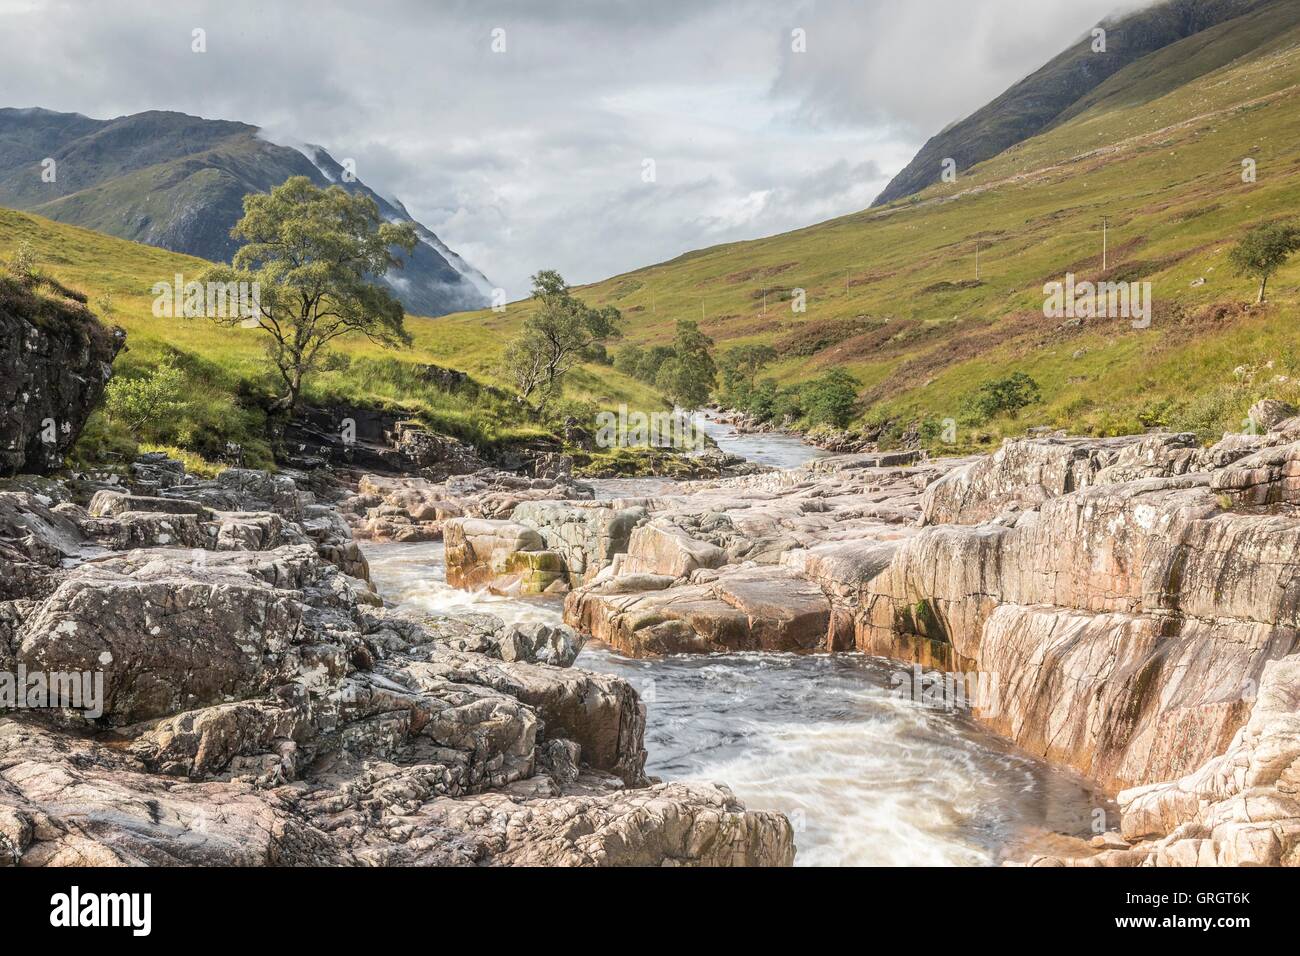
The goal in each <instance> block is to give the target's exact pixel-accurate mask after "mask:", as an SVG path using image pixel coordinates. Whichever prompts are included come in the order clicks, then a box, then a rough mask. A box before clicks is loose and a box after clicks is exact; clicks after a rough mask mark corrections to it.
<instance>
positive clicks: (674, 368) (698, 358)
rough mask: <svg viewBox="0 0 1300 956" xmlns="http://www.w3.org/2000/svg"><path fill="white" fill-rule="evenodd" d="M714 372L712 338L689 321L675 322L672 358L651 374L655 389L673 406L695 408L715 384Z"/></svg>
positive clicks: (716, 371) (716, 373)
mask: <svg viewBox="0 0 1300 956" xmlns="http://www.w3.org/2000/svg"><path fill="white" fill-rule="evenodd" d="M717 377H718V369H717V366H716V365H715V364H714V362H713V339H711V338H709V337H708V336H707V335H705V334H704V333H703V332H701V331H700V327H699V325H697V324H696V323H695V322H692V321H691V320H690V319H680V320H678V322H677V334H676V335H675V336H674V338H673V349H672V358H670V359H668V360H667V361H665V362H664V363H663V365H662V366H661V367H660V369H659V371H658V373H657V374H656V375H655V386H656V387H657V388H659V390H660V391H662V392H663V393H664V394H665V395H666V396H667V397H668V399H669V401H671V402H672V403H673V404H674V405H677V406H680V407H681V408H698V407H699V406H700V405H703V404H704V403H705V402H707V401H708V400H709V394H710V393H711V392H712V391H713V385H714V382H716V381H717Z"/></svg>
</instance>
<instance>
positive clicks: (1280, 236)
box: [1228, 223, 1300, 302]
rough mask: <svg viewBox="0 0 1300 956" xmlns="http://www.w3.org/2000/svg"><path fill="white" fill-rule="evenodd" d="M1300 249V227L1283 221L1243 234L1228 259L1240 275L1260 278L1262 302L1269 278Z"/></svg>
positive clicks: (1257, 227)
mask: <svg viewBox="0 0 1300 956" xmlns="http://www.w3.org/2000/svg"><path fill="white" fill-rule="evenodd" d="M1298 250H1300V228H1297V227H1296V226H1291V225H1285V224H1283V223H1268V224H1265V225H1263V226H1256V227H1255V228H1254V229H1252V230H1251V231H1250V232H1248V233H1246V235H1245V236H1243V237H1242V239H1241V241H1240V242H1239V243H1237V245H1236V246H1235V247H1233V249H1232V251H1231V252H1229V253H1228V262H1229V263H1231V264H1232V267H1233V269H1234V270H1235V271H1236V273H1237V275H1239V276H1249V277H1250V278H1253V279H1258V280H1259V297H1258V298H1257V299H1256V300H1255V301H1256V302H1263V301H1264V295H1265V292H1266V290H1267V288H1268V280H1269V279H1270V278H1272V277H1273V275H1274V274H1275V273H1276V272H1277V271H1278V270H1279V269H1281V268H1282V266H1284V265H1286V261H1287V260H1288V259H1289V258H1291V256H1292V255H1293V254H1294V253H1295V252H1296V251H1298Z"/></svg>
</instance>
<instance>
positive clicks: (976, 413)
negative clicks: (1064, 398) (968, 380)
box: [966, 372, 1042, 424]
mask: <svg viewBox="0 0 1300 956" xmlns="http://www.w3.org/2000/svg"><path fill="white" fill-rule="evenodd" d="M1041 399H1042V393H1041V392H1040V391H1039V389H1038V383H1037V382H1035V381H1034V380H1033V379H1032V378H1030V377H1029V376H1028V375H1026V374H1025V373H1024V372H1014V373H1012V374H1011V375H1008V376H1006V377H1005V378H999V379H994V380H993V381H991V382H985V383H984V384H983V385H981V386H980V387H979V389H978V391H976V392H975V394H974V395H972V396H971V397H970V398H969V399H968V400H967V403H966V415H967V418H968V419H969V420H971V421H972V422H974V423H975V424H982V423H984V422H986V421H988V420H989V419H990V418H993V417H994V416H996V415H1003V414H1012V413H1014V412H1018V411H1020V409H1022V408H1024V407H1025V406H1027V405H1032V404H1034V403H1035V402H1037V401H1040V400H1041Z"/></svg>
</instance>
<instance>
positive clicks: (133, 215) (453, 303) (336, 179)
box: [0, 109, 490, 315]
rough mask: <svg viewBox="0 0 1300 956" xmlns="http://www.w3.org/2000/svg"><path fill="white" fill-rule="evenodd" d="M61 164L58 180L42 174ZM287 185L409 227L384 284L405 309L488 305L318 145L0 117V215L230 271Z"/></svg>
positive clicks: (231, 132)
mask: <svg viewBox="0 0 1300 956" xmlns="http://www.w3.org/2000/svg"><path fill="white" fill-rule="evenodd" d="M47 158H48V159H53V160H54V162H55V166H54V167H53V168H54V172H55V176H54V181H53V182H45V181H44V179H43V177H42V176H41V171H42V163H43V162H44V161H45V160H46V159H47ZM290 176H307V177H308V178H309V179H311V180H312V181H313V182H315V183H316V184H317V185H320V186H325V185H329V184H331V183H337V184H339V185H341V186H343V188H345V189H347V190H348V191H349V192H359V193H364V194H365V195H367V196H369V197H370V198H372V199H373V200H374V201H375V202H376V203H377V204H378V206H379V210H380V213H381V215H383V216H384V217H385V218H386V219H389V220H391V221H394V222H411V223H413V224H414V226H415V228H416V232H417V233H418V235H419V237H420V240H421V242H420V244H419V245H418V246H417V247H416V249H415V251H414V253H412V254H411V255H410V256H407V257H404V258H405V267H404V268H403V269H401V270H395V271H394V272H393V273H392V274H390V276H388V277H387V278H386V280H385V281H386V282H387V284H388V285H389V286H390V288H392V289H393V291H394V293H395V294H396V295H397V296H398V298H400V299H401V301H402V304H403V305H404V306H405V307H406V310H407V311H408V312H410V313H412V314H415V315H443V314H445V313H447V312H453V311H458V310H462V309H472V308H479V307H481V306H484V305H486V304H487V302H488V296H489V293H490V283H489V282H488V280H487V279H486V278H485V277H484V276H483V274H482V273H481V272H479V271H478V270H477V269H475V268H474V267H473V266H471V265H469V264H468V263H466V262H465V261H464V260H463V259H462V258H461V257H460V256H458V255H456V253H454V252H452V251H451V250H450V249H449V248H447V246H446V244H445V243H443V241H442V240H441V239H439V238H438V237H437V236H436V235H435V234H434V233H433V232H432V231H431V230H430V229H428V228H427V227H425V226H424V225H422V224H420V223H419V222H416V221H415V220H414V219H413V218H412V217H411V215H410V213H409V212H407V210H406V209H405V207H403V206H402V204H401V203H400V202H397V201H395V200H389V199H386V198H384V197H383V196H381V195H379V194H378V193H376V192H375V191H374V190H372V189H371V188H370V187H368V186H366V184H365V183H364V182H362V181H361V180H359V179H357V180H355V181H352V182H345V181H344V177H343V167H342V166H341V165H340V164H339V163H338V162H336V161H335V160H334V158H333V157H332V156H330V154H329V153H328V152H326V151H325V150H324V149H322V148H321V147H319V146H310V145H304V146H301V147H293V146H284V145H279V144H276V143H272V142H269V141H268V140H266V139H265V138H263V136H262V135H261V133H260V131H259V129H258V128H257V127H256V126H250V125H248V124H246V123H236V122H229V121H226V120H208V119H202V118H200V117H197V116H187V115H185V114H183V113H172V112H163V111H156V110H155V111H150V112H146V113H137V114H135V115H132V116H122V117H118V118H117V119H111V120H96V119H90V118H88V117H85V116H81V115H79V114H76V113H55V112H51V111H49V110H43V109H21V110H20V109H0V205H3V206H9V207H11V208H14V209H21V210H26V211H30V212H34V213H38V214H39V215H41V216H45V217H47V218H49V219H54V220H57V221H59V222H66V223H71V224H73V225H78V226H85V227H86V228H89V229H94V230H96V231H98V232H105V233H108V234H109V235H113V236H118V237H121V238H124V239H131V240H134V241H136V242H143V243H148V244H149V245H154V246H160V247H162V248H164V249H170V250H172V251H175V252H182V253H186V254H188V255H192V256H198V257H200V258H203V259H209V260H212V261H228V260H229V259H230V257H231V256H232V255H233V254H234V252H235V249H236V243H235V241H234V240H232V239H231V238H230V229H231V227H232V226H233V225H234V224H235V222H236V221H237V220H238V219H239V217H240V216H241V215H242V213H243V198H244V196H245V195H247V194H248V193H250V192H265V191H267V190H269V189H271V188H273V187H275V186H278V185H279V184H280V183H282V182H284V181H285V180H286V179H288V178H289V177H290Z"/></svg>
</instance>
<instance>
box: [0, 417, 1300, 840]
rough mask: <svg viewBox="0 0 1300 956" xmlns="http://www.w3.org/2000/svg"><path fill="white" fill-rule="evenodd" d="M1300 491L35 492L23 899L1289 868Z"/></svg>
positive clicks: (1185, 444)
mask: <svg viewBox="0 0 1300 956" xmlns="http://www.w3.org/2000/svg"><path fill="white" fill-rule="evenodd" d="M790 453H791V454H793V453H794V451H793V450H790ZM1297 461H1300V421H1296V420H1283V421H1278V422H1276V423H1274V427H1273V428H1272V429H1271V430H1270V431H1268V432H1267V433H1265V434H1254V435H1229V436H1225V438H1224V439H1223V441H1221V442H1219V443H1217V444H1216V445H1214V446H1212V447H1210V448H1201V447H1199V446H1198V445H1197V443H1196V442H1195V441H1194V440H1193V439H1192V437H1191V436H1186V435H1169V434H1153V435H1145V436H1133V437H1129V438H1118V439H1102V440H1094V439H1059V438H1037V439H1023V440H1018V441H1011V442H1008V443H1007V444H1006V445H1004V446H1003V448H1002V449H1001V450H1000V451H999V452H998V453H996V454H995V455H992V456H985V457H978V458H970V459H948V460H942V459H940V460H929V459H926V458H924V457H923V456H920V455H917V454H914V453H897V454H877V453H867V454H857V455H849V456H823V457H817V458H815V459H812V460H808V461H805V462H803V463H802V464H800V465H798V466H797V467H794V468H787V469H783V470H778V471H771V472H767V473H763V474H755V475H748V476H745V477H739V478H730V479H717V480H707V481H695V482H684V483H679V484H665V483H663V482H655V481H637V482H609V483H607V484H603V485H602V484H599V483H597V484H596V485H595V486H593V485H590V484H583V483H581V482H575V481H572V480H570V479H568V478H565V477H563V476H558V477H554V478H522V477H520V476H518V475H514V474H509V473H502V472H494V471H491V470H490V469H480V470H479V471H477V472H475V473H473V474H470V475H455V476H450V477H447V478H445V479H444V480H442V481H435V480H434V479H432V478H392V477H387V478H385V477H378V476H372V477H363V478H361V479H360V481H358V482H356V483H355V484H352V485H343V484H340V483H339V482H338V481H337V480H335V479H334V478H333V477H331V475H330V474H329V473H328V472H327V471H324V470H317V471H314V472H310V473H308V472H292V471H289V472H284V473H281V474H276V475H271V474H267V473H265V472H257V471H249V470H245V469H229V470H227V471H225V472H223V473H222V474H221V475H220V476H219V477H218V478H216V479H214V480H199V479H197V478H195V477H194V476H191V475H187V474H185V473H184V471H183V469H182V468H181V467H180V466H179V464H178V463H176V462H171V461H168V460H166V459H164V458H162V457H160V456H149V457H146V458H144V459H142V460H141V461H139V462H137V463H136V465H135V466H134V467H133V470H132V474H131V475H130V477H129V478H128V479H126V480H122V481H109V482H104V481H100V482H90V483H86V482H80V483H74V484H71V485H69V484H65V483H63V482H59V481H55V480H51V479H23V478H20V479H16V480H13V481H10V482H9V483H8V484H7V485H6V488H5V490H3V491H0V673H3V674H7V675H24V678H31V677H33V675H43V676H42V678H41V679H44V680H45V681H46V687H45V689H46V694H45V697H44V698H42V697H41V696H40V695H39V694H36V693H33V685H32V684H31V682H30V680H28V681H26V682H25V683H23V684H22V687H23V690H24V693H23V696H22V697H21V698H19V697H17V696H16V690H17V686H16V684H15V682H14V681H10V688H9V689H10V692H11V698H12V699H9V700H6V702H5V708H6V712H5V713H4V714H3V715H0V861H3V862H7V863H16V864H20V865H41V864H70V863H91V864H104V865H120V864H187V863H189V864H197V863H218V864H220V863H249V864H299V863H317V864H319V863H325V864H349V865H350V864H383V865H429V864H436V865H454V864H473V865H509V864H529V863H532V864H537V863H541V864H574V865H607V864H639V865H786V864H789V863H790V862H792V860H793V859H794V858H795V851H796V846H798V847H799V848H800V849H806V851H807V852H806V857H807V859H806V862H810V863H818V862H864V861H865V862H887V863H908V862H955V863H990V862H997V861H1003V862H1007V861H1012V862H1027V863H1033V864H1053V865H1059V864H1067V865H1078V864H1082V865H1120V866H1128V865H1156V864H1158V865H1177V864H1250V863H1255V864H1294V863H1296V862H1297V852H1298V851H1297V845H1298V843H1300V805H1298V803H1297V797H1296V792H1297V790H1296V784H1297V782H1298V778H1297V774H1298V773H1300V769H1298V768H1300V653H1297V651H1298V647H1297V637H1296V627H1297V614H1298V613H1300V612H1298V611H1297V608H1300V590H1297V588H1300V583H1298V582H1297V579H1296V570H1297V568H1298V567H1300V561H1298V560H1297V558H1296V554H1297V553H1300V548H1298V547H1297V546H1298V545H1300V540H1298V539H1300V509H1298V507H1297V506H1298V505H1300V491H1298V490H1297V488H1300V485H1297V481H1296V477H1295V475H1296V473H1297V472H1300V465H1297ZM358 535H359V536H361V537H362V539H363V545H359V544H358V542H357V540H356V536H358ZM440 537H441V538H442V539H444V540H443V542H441V543H440V542H438V541H437V539H438V538H440ZM364 539H370V540H369V541H365V540H364ZM394 539H396V540H394ZM389 542H392V543H389ZM403 542H404V543H403ZM394 549H396V550H394ZM403 549H404V550H403ZM439 561H442V562H443V566H441V567H440V566H439ZM372 563H373V567H374V568H378V569H379V570H378V572H377V573H376V572H375V571H374V570H372ZM376 581H377V582H379V584H378V586H377V585H376V583H375V582H376ZM453 585H460V586H461V589H459V590H457V589H456V588H454V587H453ZM431 587H433V588H434V590H435V591H436V594H433V595H431V594H430V593H429V591H430V588H431ZM451 595H459V596H460V597H451ZM485 612H486V613H485ZM561 615H562V620H563V622H565V623H562V622H561ZM593 639H594V642H595V643H591V644H590V645H589V646H586V647H584V644H585V643H587V642H588V641H591V640H593ZM944 674H947V675H949V677H946V678H945V677H943V676H942V675H944ZM74 678H75V679H80V680H81V683H80V684H77V683H75V681H73V683H69V681H70V680H73V679H74ZM900 679H901V680H902V683H901V685H900ZM909 682H910V683H909ZM53 688H59V693H58V694H55V693H54V692H53ZM0 689H3V688H0ZM77 689H79V690H80V692H81V696H80V698H78V699H72V697H75V696H76V695H72V694H71V691H73V690H77ZM963 694H964V695H965V696H963ZM60 695H62V696H60ZM70 695H71V696H70ZM647 698H648V701H647ZM647 702H648V703H649V706H650V713H649V714H648V713H647ZM650 715H653V716H650ZM993 734H996V735H998V736H997V737H995V736H993ZM999 738H1000V739H999ZM810 755H815V756H816V758H817V759H816V760H810V759H809V756H810ZM1053 767H1058V768H1062V769H1061V770H1059V771H1058V770H1054V769H1052V768H1053ZM714 781H723V783H715V782H714ZM727 781H729V782H732V783H734V784H735V785H736V787H737V788H738V789H739V791H740V796H738V795H737V793H736V792H734V791H733V790H731V789H729V788H728V787H727V786H726V785H725V782H727ZM1017 786H1018V787H1019V790H1018V791H1017ZM866 794H870V795H871V796H872V797H874V802H873V801H872V799H868V798H866V797H865V796H861V797H860V795H866ZM1110 794H1114V795H1115V797H1116V800H1117V803H1118V812H1115V810H1114V808H1113V807H1112V806H1111V804H1110V803H1109V802H1108V795H1110ZM741 797H743V798H744V800H745V801H746V802H747V803H748V804H750V806H751V809H746V808H745V804H744V803H742V799H741Z"/></svg>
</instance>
